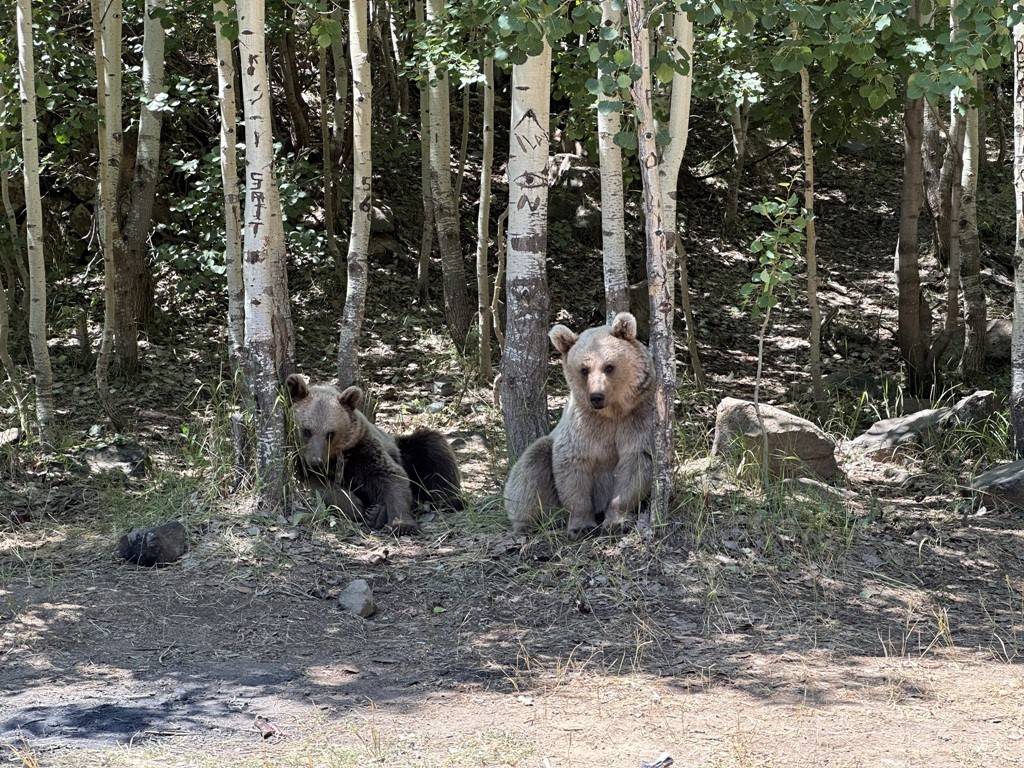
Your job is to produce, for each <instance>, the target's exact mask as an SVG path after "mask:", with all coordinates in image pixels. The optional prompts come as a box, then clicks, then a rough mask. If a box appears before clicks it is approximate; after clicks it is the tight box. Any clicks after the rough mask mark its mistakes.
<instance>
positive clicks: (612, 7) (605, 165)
mask: <svg viewBox="0 0 1024 768" xmlns="http://www.w3.org/2000/svg"><path fill="white" fill-rule="evenodd" d="M601 26H602V27H607V28H611V29H619V28H620V27H621V26H622V12H621V11H620V10H619V6H618V4H617V3H613V0H601ZM607 101H608V100H607V99H603V98H602V99H599V100H598V102H597V152H598V158H599V160H600V164H601V247H602V250H603V252H604V258H603V261H604V314H605V322H607V323H608V324H611V322H612V319H613V318H614V317H615V315H617V314H618V313H619V312H628V311H629V265H628V263H627V261H626V217H625V199H624V195H623V190H622V150H621V149H620V148H619V145H618V144H616V143H615V141H614V139H615V135H616V134H617V133H618V132H619V129H620V128H621V125H622V115H621V112H620V111H619V110H618V109H614V110H613V109H611V108H610V106H605V107H604V108H602V104H605V103H606V102H607Z"/></svg>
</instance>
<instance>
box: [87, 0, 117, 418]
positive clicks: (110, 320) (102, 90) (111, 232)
mask: <svg viewBox="0 0 1024 768" xmlns="http://www.w3.org/2000/svg"><path fill="white" fill-rule="evenodd" d="M115 3H117V4H118V7H117V8H116V10H115V7H114V6H115ZM91 9H92V23H93V44H94V48H95V54H96V57H95V58H96V109H97V111H98V112H99V114H100V115H102V116H103V121H102V124H101V125H100V126H99V130H98V132H97V138H96V141H97V145H98V148H99V164H98V169H97V176H98V185H99V190H98V194H97V200H98V209H99V211H98V212H99V216H98V219H99V225H98V229H99V236H100V238H99V239H100V245H101V246H102V248H103V335H102V337H101V338H100V349H99V354H98V355H97V356H96V390H97V393H98V395H99V399H100V404H101V405H102V407H103V411H104V413H106V415H107V418H109V419H110V421H111V422H112V423H113V424H114V426H115V428H119V427H120V424H121V417H120V414H119V413H118V409H117V406H116V405H115V404H114V400H113V396H112V395H111V392H110V385H109V382H108V378H109V372H110V359H111V356H112V354H113V350H114V333H115V328H116V326H117V314H118V312H117V265H116V251H117V242H118V241H119V240H120V238H121V234H120V232H119V229H120V228H119V226H118V222H117V180H118V179H119V178H120V175H121V174H120V168H121V76H120V72H121V64H120V61H121V59H120V56H121V36H120V18H121V11H120V5H119V0H112V2H110V3H105V2H104V0H92V2H91ZM115 20H116V25H115V24H114V22H115ZM110 61H114V62H115V63H114V64H113V65H112V67H108V63H109V62H110ZM111 70H112V71H111Z"/></svg>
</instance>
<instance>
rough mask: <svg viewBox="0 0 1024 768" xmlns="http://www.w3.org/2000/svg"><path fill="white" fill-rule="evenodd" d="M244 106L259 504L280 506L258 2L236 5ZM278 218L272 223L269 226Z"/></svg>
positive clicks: (273, 213) (281, 457)
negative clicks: (242, 64) (242, 63)
mask: <svg viewBox="0 0 1024 768" xmlns="http://www.w3.org/2000/svg"><path fill="white" fill-rule="evenodd" d="M236 6H237V11H238V30H239V38H238V39H239V49H240V52H241V55H242V61H243V62H244V63H245V65H244V66H243V68H242V92H243V93H242V95H243V99H242V104H243V105H244V107H245V124H246V131H245V180H246V184H245V243H244V248H245V258H244V259H243V279H244V284H245V349H246V362H247V364H248V370H249V375H248V381H249V386H250V389H251V392H252V396H253V405H254V407H255V411H256V413H255V418H254V420H253V421H254V423H255V425H256V472H257V478H258V480H259V496H260V505H261V506H262V507H263V508H265V509H268V510H278V509H281V508H283V506H284V501H285V491H286V485H287V470H286V465H285V435H284V408H283V405H282V403H281V398H280V397H279V388H278V381H279V372H280V366H281V359H280V355H281V350H280V348H279V343H278V336H277V334H275V329H274V325H275V323H278V322H280V320H281V318H282V308H281V307H280V306H278V304H279V299H280V287H279V286H277V285H275V283H276V282H277V281H278V279H279V270H278V254H279V253H281V252H283V250H284V244H283V242H279V240H283V234H284V229H283V225H282V224H281V221H280V219H281V208H280V199H279V198H278V196H277V195H276V194H275V189H276V186H277V182H276V179H275V178H274V151H273V146H274V137H273V131H272V128H271V122H270V111H271V103H270V78H269V74H268V71H267V48H266V19H265V12H266V9H265V6H264V0H237V2H236ZM275 219H276V222H275Z"/></svg>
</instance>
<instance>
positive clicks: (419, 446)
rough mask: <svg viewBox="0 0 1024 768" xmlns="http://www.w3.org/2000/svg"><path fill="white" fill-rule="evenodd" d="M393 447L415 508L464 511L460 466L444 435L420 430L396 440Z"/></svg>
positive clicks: (422, 428)
mask: <svg viewBox="0 0 1024 768" xmlns="http://www.w3.org/2000/svg"><path fill="white" fill-rule="evenodd" d="M395 445H397V446H398V451H399V453H400V454H401V457H402V467H403V468H404V469H405V473H406V474H407V475H408V476H409V482H410V483H411V484H412V492H413V497H414V498H415V499H416V502H417V504H427V505H429V506H431V507H434V508H438V509H450V510H461V509H462V508H463V502H462V476H461V474H460V472H459V465H458V463H457V461H456V459H455V454H454V453H453V452H452V449H451V446H449V445H448V441H447V440H445V438H444V436H443V435H441V434H440V433H439V432H435V431H434V430H432V429H427V428H425V427H420V428H418V429H417V430H416V431H414V432H413V433H412V434H410V435H399V436H397V437H395Z"/></svg>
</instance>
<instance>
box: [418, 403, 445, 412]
mask: <svg viewBox="0 0 1024 768" xmlns="http://www.w3.org/2000/svg"><path fill="white" fill-rule="evenodd" d="M444 408H445V405H444V403H442V402H440V401H436V402H433V403H430V404H429V405H427V407H426V408H424V409H423V410H424V411H425V412H427V413H440V412H441V411H443V410H444Z"/></svg>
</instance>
